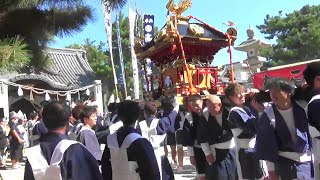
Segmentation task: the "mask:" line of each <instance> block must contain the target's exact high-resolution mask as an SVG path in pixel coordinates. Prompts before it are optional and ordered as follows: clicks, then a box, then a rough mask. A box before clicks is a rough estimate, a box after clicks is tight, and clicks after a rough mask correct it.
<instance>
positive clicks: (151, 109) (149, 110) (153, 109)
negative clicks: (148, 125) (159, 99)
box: [144, 101, 157, 116]
mask: <svg viewBox="0 0 320 180" xmlns="http://www.w3.org/2000/svg"><path fill="white" fill-rule="evenodd" d="M144 113H145V114H146V115H147V116H150V115H155V114H156V113H157V105H156V104H155V103H154V102H151V101H149V102H146V103H145V104H144Z"/></svg>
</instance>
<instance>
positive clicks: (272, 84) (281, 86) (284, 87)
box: [265, 78, 295, 96]
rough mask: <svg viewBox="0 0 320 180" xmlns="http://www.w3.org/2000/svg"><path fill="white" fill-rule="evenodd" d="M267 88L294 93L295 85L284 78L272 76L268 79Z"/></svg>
mask: <svg viewBox="0 0 320 180" xmlns="http://www.w3.org/2000/svg"><path fill="white" fill-rule="evenodd" d="M265 89H266V90H270V89H274V90H281V91H283V92H286V93H288V94H291V95H292V96H293V95H294V90H295V87H294V85H293V84H292V83H291V82H290V81H288V80H286V79H283V78H271V79H269V80H268V82H267V84H266V86H265Z"/></svg>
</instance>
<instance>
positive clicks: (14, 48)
mask: <svg viewBox="0 0 320 180" xmlns="http://www.w3.org/2000/svg"><path fill="white" fill-rule="evenodd" d="M27 47H28V45H27V44H26V43H25V42H24V41H23V39H22V38H21V37H20V36H17V37H14V38H6V39H2V40H0V70H1V71H2V72H4V71H17V70H19V69H20V68H23V67H25V66H26V65H27V64H28V63H29V62H30V59H31V55H30V53H29V51H28V49H27Z"/></svg>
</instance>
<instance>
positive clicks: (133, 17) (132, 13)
mask: <svg viewBox="0 0 320 180" xmlns="http://www.w3.org/2000/svg"><path fill="white" fill-rule="evenodd" d="M135 23H136V12H135V11H133V10H132V9H131V8H130V3H129V27H130V31H129V37H130V48H131V62H132V74H133V82H134V83H133V90H134V98H135V99H139V72H138V62H137V56H136V53H135V52H134V34H135V33H134V31H135V28H134V26H135Z"/></svg>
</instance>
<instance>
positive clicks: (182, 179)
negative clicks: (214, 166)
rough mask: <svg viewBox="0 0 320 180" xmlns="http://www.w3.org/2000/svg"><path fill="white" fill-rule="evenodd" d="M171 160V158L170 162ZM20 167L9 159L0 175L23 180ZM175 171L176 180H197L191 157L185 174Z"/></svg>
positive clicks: (7, 178) (22, 165)
mask: <svg viewBox="0 0 320 180" xmlns="http://www.w3.org/2000/svg"><path fill="white" fill-rule="evenodd" d="M168 149H170V148H168ZM185 153H186V152H185ZM169 154H170V153H169ZM170 159H171V158H170V157H169V160H170ZM20 165H21V168H19V169H11V164H10V160H9V159H8V161H7V170H0V175H1V176H2V180H23V174H24V163H20ZM173 171H174V173H175V179H176V180H196V172H195V169H194V166H192V165H191V164H190V160H189V157H185V158H184V171H183V172H180V173H177V171H176V169H175V168H174V169H173ZM0 180H1V178H0Z"/></svg>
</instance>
